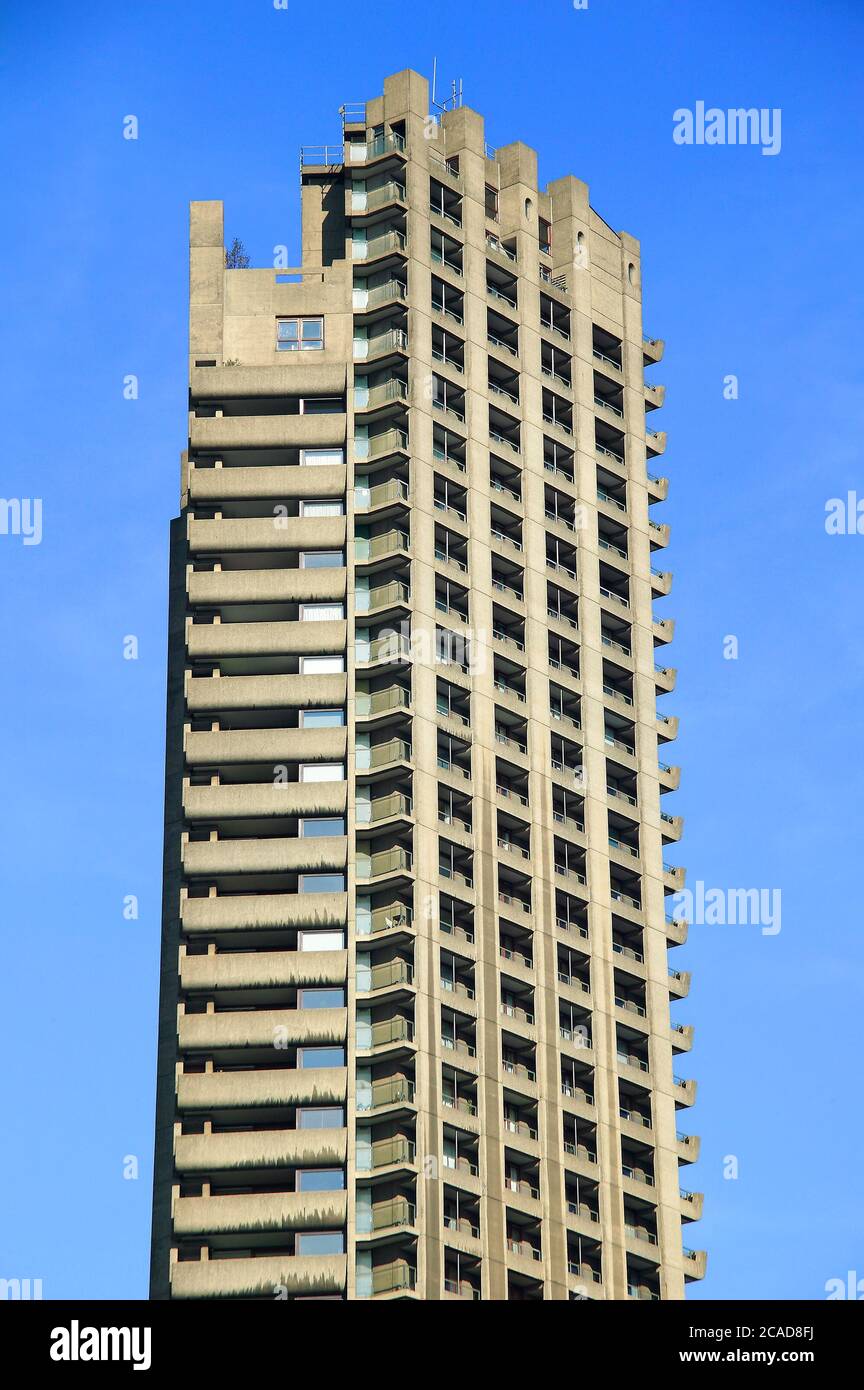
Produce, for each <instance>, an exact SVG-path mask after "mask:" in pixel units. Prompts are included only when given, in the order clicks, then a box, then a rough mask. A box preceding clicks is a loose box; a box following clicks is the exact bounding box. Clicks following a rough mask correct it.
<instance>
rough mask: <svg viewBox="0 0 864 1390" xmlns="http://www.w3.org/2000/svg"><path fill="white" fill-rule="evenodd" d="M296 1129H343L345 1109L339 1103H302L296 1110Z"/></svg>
mask: <svg viewBox="0 0 864 1390" xmlns="http://www.w3.org/2000/svg"><path fill="white" fill-rule="evenodd" d="M297 1128H298V1129H344V1128H345V1111H344V1110H343V1109H342V1106H341V1105H304V1106H303V1107H302V1109H298V1111H297Z"/></svg>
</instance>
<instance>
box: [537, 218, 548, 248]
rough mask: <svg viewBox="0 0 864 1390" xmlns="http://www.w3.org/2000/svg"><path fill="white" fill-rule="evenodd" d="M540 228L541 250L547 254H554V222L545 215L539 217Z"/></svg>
mask: <svg viewBox="0 0 864 1390" xmlns="http://www.w3.org/2000/svg"><path fill="white" fill-rule="evenodd" d="M537 220H538V223H539V229H540V232H539V234H540V250H541V251H543V252H544V253H545V254H546V255H547V256H551V254H552V223H551V222H547V221H546V218H545V217H540V218H538V219H537Z"/></svg>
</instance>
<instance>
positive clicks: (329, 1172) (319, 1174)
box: [297, 1048, 345, 1192]
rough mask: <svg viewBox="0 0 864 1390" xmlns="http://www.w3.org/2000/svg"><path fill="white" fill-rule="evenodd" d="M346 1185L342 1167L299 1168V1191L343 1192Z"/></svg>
mask: <svg viewBox="0 0 864 1390" xmlns="http://www.w3.org/2000/svg"><path fill="white" fill-rule="evenodd" d="M307 1050H310V1049H307ZM311 1050H312V1051H314V1048H313V1049H311ZM344 1186H345V1174H344V1172H343V1171H342V1169H341V1168H298V1169H297V1191H298V1192H341V1191H342V1189H343V1187H344Z"/></svg>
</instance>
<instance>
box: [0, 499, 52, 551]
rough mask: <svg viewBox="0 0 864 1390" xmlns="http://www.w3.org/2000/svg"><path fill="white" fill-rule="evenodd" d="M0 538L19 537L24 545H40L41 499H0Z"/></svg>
mask: <svg viewBox="0 0 864 1390" xmlns="http://www.w3.org/2000/svg"><path fill="white" fill-rule="evenodd" d="M0 536H20V537H21V539H22V541H23V542H24V544H25V545H41V544H42V498H41V497H0Z"/></svg>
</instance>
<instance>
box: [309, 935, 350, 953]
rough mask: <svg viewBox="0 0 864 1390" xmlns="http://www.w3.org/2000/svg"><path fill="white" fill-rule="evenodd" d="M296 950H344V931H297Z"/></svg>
mask: <svg viewBox="0 0 864 1390" xmlns="http://www.w3.org/2000/svg"><path fill="white" fill-rule="evenodd" d="M297 949H298V951H344V950H345V933H344V932H342V931H299V932H298V933H297Z"/></svg>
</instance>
